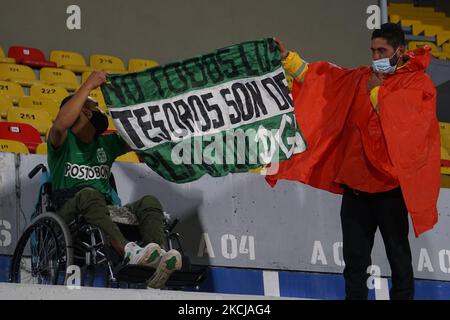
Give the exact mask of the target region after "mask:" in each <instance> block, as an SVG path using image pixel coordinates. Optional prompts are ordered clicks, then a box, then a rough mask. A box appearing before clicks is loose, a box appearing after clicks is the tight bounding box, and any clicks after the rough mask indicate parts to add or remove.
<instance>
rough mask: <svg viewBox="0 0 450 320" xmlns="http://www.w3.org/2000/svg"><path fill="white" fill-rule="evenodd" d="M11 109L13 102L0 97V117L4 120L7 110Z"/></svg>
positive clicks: (8, 98)
mask: <svg viewBox="0 0 450 320" xmlns="http://www.w3.org/2000/svg"><path fill="white" fill-rule="evenodd" d="M12 107H13V101H12V99H11V98H10V97H9V96H6V95H0V116H1V117H2V118H6V115H7V114H8V110H9V108H12Z"/></svg>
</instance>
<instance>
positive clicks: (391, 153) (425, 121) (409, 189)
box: [267, 23, 440, 299]
mask: <svg viewBox="0 0 450 320" xmlns="http://www.w3.org/2000/svg"><path fill="white" fill-rule="evenodd" d="M278 45H279V48H280V51H281V54H282V57H283V65H284V67H285V70H286V72H287V73H288V75H291V76H292V77H293V78H294V79H295V81H294V83H293V97H294V101H295V114H296V118H297V122H298V124H299V127H300V128H301V130H302V132H303V133H304V135H305V140H306V142H307V143H308V150H307V151H305V152H304V153H302V154H298V155H295V156H294V157H293V158H292V159H290V160H288V161H285V162H283V163H281V164H280V169H279V171H278V173H276V174H275V175H272V176H268V177H267V180H268V182H269V183H270V184H271V185H272V186H273V185H274V184H275V183H276V180H278V179H288V180H295V181H300V182H303V183H306V184H309V185H311V186H313V187H316V188H320V189H323V190H327V191H330V192H334V193H340V194H343V199H342V207H341V223H342V234H343V253H344V261H345V268H344V279H345V293H346V298H347V299H367V297H368V286H367V279H368V273H367V271H368V268H369V266H370V265H371V252H372V247H373V244H374V237H375V232H376V230H377V228H379V229H380V232H381V235H382V238H383V241H384V245H385V248H386V254H387V258H388V260H389V264H390V267H391V271H392V288H391V291H390V297H391V299H413V298H414V274H413V268H412V262H411V249H410V246H409V241H408V233H409V224H408V211H409V213H410V215H411V218H412V222H413V226H414V231H415V234H416V236H419V235H420V234H421V233H423V232H425V231H427V230H429V229H431V228H432V227H433V226H434V224H436V223H437V209H436V203H437V199H438V195H439V190H440V172H439V170H440V169H439V168H440V164H439V160H440V139H439V126H438V120H437V118H436V90H435V87H434V85H433V82H432V81H431V79H430V78H429V77H428V76H427V75H426V74H425V70H426V68H427V67H428V65H429V63H430V60H431V57H430V50H429V48H420V49H417V50H414V51H412V52H408V53H405V35H404V32H403V30H402V29H401V27H400V26H399V25H396V24H392V23H387V24H383V25H382V26H381V29H377V30H375V31H374V32H373V34H372V42H371V51H372V60H373V62H372V67H361V68H357V69H343V68H340V67H338V66H336V65H334V64H331V63H328V62H317V63H312V64H307V63H306V62H305V61H303V60H302V59H301V58H300V57H299V55H298V54H297V53H295V52H289V51H288V50H286V48H285V47H284V45H283V44H282V43H281V42H279V41H278Z"/></svg>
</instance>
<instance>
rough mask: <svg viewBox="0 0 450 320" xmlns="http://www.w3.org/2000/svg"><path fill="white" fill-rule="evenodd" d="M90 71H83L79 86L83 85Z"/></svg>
mask: <svg viewBox="0 0 450 320" xmlns="http://www.w3.org/2000/svg"><path fill="white" fill-rule="evenodd" d="M91 73H92V71H85V72H83V73H82V74H81V84H83V83H85V82H86V80H87V78H89V76H90V75H91Z"/></svg>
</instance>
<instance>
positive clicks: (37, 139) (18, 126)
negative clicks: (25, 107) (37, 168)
mask: <svg viewBox="0 0 450 320" xmlns="http://www.w3.org/2000/svg"><path fill="white" fill-rule="evenodd" d="M0 139H6V140H15V141H20V142H23V143H24V144H25V145H26V146H27V148H28V150H30V152H32V153H33V152H35V151H36V147H37V145H38V144H40V143H41V142H42V140H41V136H40V135H39V131H37V129H36V128H34V127H33V126H31V125H29V124H26V123H19V122H7V121H3V122H0Z"/></svg>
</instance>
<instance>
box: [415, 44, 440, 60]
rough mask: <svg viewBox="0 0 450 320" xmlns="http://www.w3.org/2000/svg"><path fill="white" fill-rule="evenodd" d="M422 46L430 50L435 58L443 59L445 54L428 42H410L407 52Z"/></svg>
mask: <svg viewBox="0 0 450 320" xmlns="http://www.w3.org/2000/svg"><path fill="white" fill-rule="evenodd" d="M423 46H429V47H430V48H431V54H432V55H433V56H435V57H436V58H439V59H442V58H445V53H443V52H442V51H440V50H439V48H438V47H437V46H436V45H435V44H434V43H432V42H428V41H410V42H409V43H408V50H414V49H416V48H420V47H423Z"/></svg>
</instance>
